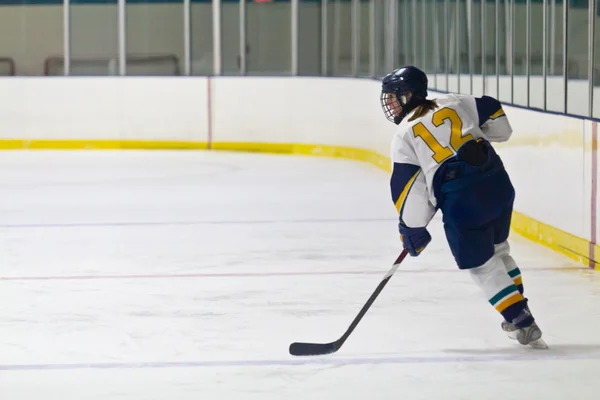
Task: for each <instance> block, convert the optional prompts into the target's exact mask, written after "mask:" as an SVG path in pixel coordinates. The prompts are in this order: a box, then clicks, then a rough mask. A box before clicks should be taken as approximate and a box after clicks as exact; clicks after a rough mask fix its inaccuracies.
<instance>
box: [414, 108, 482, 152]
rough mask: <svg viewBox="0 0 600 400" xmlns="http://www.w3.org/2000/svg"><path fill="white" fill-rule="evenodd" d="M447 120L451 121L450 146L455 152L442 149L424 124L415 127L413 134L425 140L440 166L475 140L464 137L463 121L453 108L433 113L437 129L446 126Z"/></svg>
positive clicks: (470, 136) (469, 136)
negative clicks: (467, 143) (470, 141)
mask: <svg viewBox="0 0 600 400" xmlns="http://www.w3.org/2000/svg"><path fill="white" fill-rule="evenodd" d="M446 120H449V121H450V146H451V147H452V149H454V151H452V150H451V149H450V148H449V147H442V145H441V144H440V142H438V141H437V139H436V138H435V137H434V136H433V135H432V134H431V132H429V130H427V128H425V125H423V123H422V122H419V123H418V124H416V125H415V126H414V127H413V134H414V135H415V137H420V138H421V139H423V141H424V142H425V144H426V145H427V147H429V148H430V149H431V151H433V159H434V160H435V161H436V162H437V163H438V164H440V163H441V162H442V161H444V160H446V159H448V158H450V157H452V155H454V153H456V152H457V151H458V149H459V148H460V147H461V146H462V145H463V144H465V143H466V142H468V141H469V140H472V139H473V136H472V135H470V134H469V135H467V136H462V125H463V124H462V120H461V119H460V117H459V116H458V113H457V112H456V111H455V110H453V109H451V108H442V109H441V110H438V111H436V112H434V113H433V116H432V120H431V122H433V125H434V126H435V127H436V128H437V127H439V126H441V125H442V124H444V122H445V121H446Z"/></svg>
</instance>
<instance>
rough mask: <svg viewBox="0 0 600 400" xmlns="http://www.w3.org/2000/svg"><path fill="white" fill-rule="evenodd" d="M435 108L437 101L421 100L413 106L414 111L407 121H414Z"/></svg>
mask: <svg viewBox="0 0 600 400" xmlns="http://www.w3.org/2000/svg"><path fill="white" fill-rule="evenodd" d="M436 108H438V103H437V102H436V101H435V100H423V102H422V103H421V104H419V105H418V106H417V107H415V112H414V113H413V115H412V116H411V117H410V118H409V119H408V122H410V121H414V120H415V119H417V118H421V117H422V116H424V115H425V114H427V113H428V112H429V111H432V110H435V109H436Z"/></svg>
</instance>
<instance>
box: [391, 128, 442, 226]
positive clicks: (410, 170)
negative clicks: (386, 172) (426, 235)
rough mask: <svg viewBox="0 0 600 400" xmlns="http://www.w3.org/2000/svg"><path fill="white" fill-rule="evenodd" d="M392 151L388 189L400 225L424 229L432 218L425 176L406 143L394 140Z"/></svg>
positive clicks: (433, 210) (398, 139) (432, 211)
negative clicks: (391, 166)
mask: <svg viewBox="0 0 600 400" xmlns="http://www.w3.org/2000/svg"><path fill="white" fill-rule="evenodd" d="M392 147H393V154H392V162H393V168H392V176H391V178H390V189H391V192H392V201H393V202H394V204H395V205H396V210H397V211H398V215H399V219H400V223H402V224H403V225H405V226H408V227H411V228H419V227H425V226H427V225H428V224H429V222H430V221H431V219H432V218H433V216H434V214H435V207H433V206H432V204H431V202H430V201H429V193H428V191H427V183H426V181H425V175H424V174H423V171H422V170H421V167H420V166H419V163H418V160H417V156H416V154H415V153H414V149H412V147H411V146H410V143H409V142H407V141H405V140H403V139H401V138H397V139H396V140H394V142H393V144H392Z"/></svg>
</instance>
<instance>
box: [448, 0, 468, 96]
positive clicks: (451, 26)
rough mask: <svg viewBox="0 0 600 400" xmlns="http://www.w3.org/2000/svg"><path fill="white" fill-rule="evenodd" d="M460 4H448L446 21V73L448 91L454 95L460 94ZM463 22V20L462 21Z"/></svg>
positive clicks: (454, 0)
mask: <svg viewBox="0 0 600 400" xmlns="http://www.w3.org/2000/svg"><path fill="white" fill-rule="evenodd" d="M459 12H460V3H459V2H458V0H452V1H450V4H449V20H448V38H449V43H448V72H449V74H450V77H449V80H448V91H450V92H453V93H456V92H460V85H459V72H460V69H459V61H458V60H459V57H458V56H459V54H460V50H461V49H460V48H459V47H460V37H459V32H458V30H460V27H461V26H462V22H461V21H460V20H459V19H460V18H459ZM463 21H464V20H463ZM462 30H463V31H464V29H462Z"/></svg>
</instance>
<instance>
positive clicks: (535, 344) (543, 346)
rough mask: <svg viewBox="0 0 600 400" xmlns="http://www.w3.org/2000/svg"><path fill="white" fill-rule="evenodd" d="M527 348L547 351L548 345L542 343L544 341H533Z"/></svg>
mask: <svg viewBox="0 0 600 400" xmlns="http://www.w3.org/2000/svg"><path fill="white" fill-rule="evenodd" d="M529 346H531V347H533V348H534V349H539V350H547V349H548V345H547V344H546V342H544V339H538V340H534V341H532V342H530V343H529Z"/></svg>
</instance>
